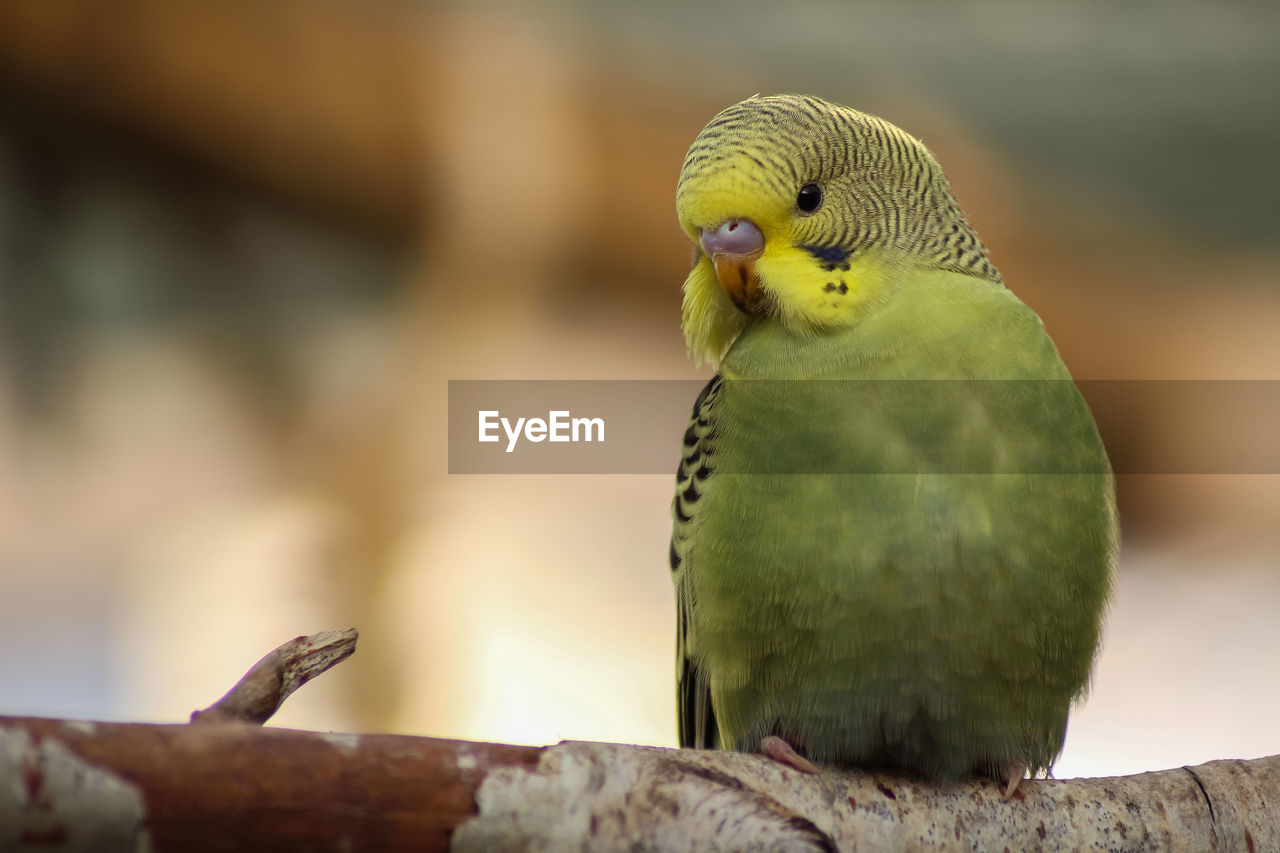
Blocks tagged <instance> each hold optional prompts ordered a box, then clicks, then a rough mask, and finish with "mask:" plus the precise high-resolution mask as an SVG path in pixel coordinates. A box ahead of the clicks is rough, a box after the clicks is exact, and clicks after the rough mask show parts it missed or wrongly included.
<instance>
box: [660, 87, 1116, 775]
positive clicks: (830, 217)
mask: <svg viewBox="0 0 1280 853" xmlns="http://www.w3.org/2000/svg"><path fill="white" fill-rule="evenodd" d="M676 196H677V212H678V215H679V220H680V224H681V226H682V228H683V229H684V231H685V232H686V233H687V234H688V236H689V238H690V239H691V240H692V241H693V243H694V245H695V247H696V249H697V259H696V261H695V264H694V267H693V271H692V272H691V273H690V275H689V277H688V280H687V281H686V282H685V289H684V308H683V326H684V333H685V337H686V339H687V342H688V346H689V349H690V351H691V353H692V354H693V355H694V356H695V357H696V358H702V357H705V358H708V359H709V360H711V361H712V362H713V363H715V364H717V365H718V373H717V375H716V376H715V378H713V379H712V380H711V382H710V383H709V384H708V385H707V386H706V388H705V389H704V390H703V392H702V394H701V395H700V396H699V398H698V400H697V402H696V403H695V405H694V409H693V417H692V422H691V423H690V425H689V428H688V431H687V432H686V433H685V436H684V442H683V459H682V461H681V463H680V467H679V473H678V476H677V485H676V497H675V501H674V507H673V514H674V516H675V524H674V533H673V536H672V543H671V569H672V573H673V578H674V582H675V588H676V599H677V611H678V626H677V677H678V690H677V696H678V698H677V701H678V708H679V740H680V744H681V745H682V746H692V747H717V748H723V749H734V750H745V751H764V752H766V753H768V754H771V755H774V756H775V757H777V758H779V759H780V760H783V761H786V762H788V763H791V764H793V765H794V766H796V767H799V768H801V769H805V770H814V771H815V772H816V770H815V768H814V767H813V765H814V764H816V765H819V766H826V767H859V768H867V769H875V770H885V771H890V772H898V773H905V774H908V775H913V776H917V777H923V778H925V779H929V780H933V781H938V782H947V781H953V780H958V779H963V778H969V777H974V776H980V777H990V778H995V779H998V780H1001V781H1004V782H1005V783H1006V784H1007V785H1008V786H1009V790H1012V787H1014V786H1016V785H1017V782H1018V780H1020V779H1022V778H1023V776H1024V772H1025V771H1031V772H1032V773H1033V774H1034V773H1037V772H1040V771H1045V772H1047V771H1048V770H1049V768H1050V767H1051V765H1052V764H1053V762H1054V760H1055V759H1056V757H1057V756H1058V753H1059V752H1060V751H1061V749H1062V744H1063V739H1064V738H1065V736H1066V729H1067V714H1068V711H1069V708H1070V706H1071V703H1072V702H1073V701H1074V700H1076V699H1078V698H1079V697H1080V696H1081V695H1082V694H1083V693H1084V691H1085V690H1086V687H1087V685H1088V681H1089V676H1090V670H1091V668H1092V665H1093V660H1094V657H1095V654H1096V652H1097V648H1098V642H1099V634H1100V626H1101V622H1102V616H1103V611H1104V608H1105V606H1106V601H1107V598H1108V594H1109V589H1110V586H1111V579H1112V574H1113V572H1114V564H1115V560H1116V553H1117V547H1118V546H1117V537H1118V533H1117V521H1116V511H1115V500H1114V487H1113V480H1112V475H1111V469H1110V466H1109V463H1108V461H1107V456H1106V452H1105V450H1104V449H1103V446H1102V442H1101V440H1100V438H1099V435H1098V431H1097V427H1096V426H1095V424H1094V420H1093V417H1092V416H1091V414H1090V412H1089V410H1088V408H1087V406H1086V405H1085V403H1084V401H1083V399H1082V398H1081V397H1080V394H1079V392H1078V390H1077V389H1076V387H1075V385H1074V384H1073V383H1072V382H1071V379H1070V376H1069V374H1068V373H1067V370H1066V368H1065V367H1064V366H1063V364H1062V361H1061V359H1060V358H1059V355H1058V352H1057V350H1056V348H1055V347H1054V345H1053V343H1052V341H1050V339H1049V337H1048V335H1047V334H1046V332H1045V330H1044V327H1043V325H1042V323H1041V321H1040V319H1039V317H1037V316H1036V314H1035V313H1034V312H1033V311H1032V310H1031V309H1030V308H1028V307H1027V306H1026V305H1024V304H1023V303H1022V302H1020V301H1019V300H1018V299H1017V297H1015V296H1014V295H1013V294H1012V293H1011V292H1010V291H1009V290H1008V289H1007V288H1006V287H1005V285H1004V283H1003V282H1002V280H1001V277H1000V275H999V273H998V272H997V271H996V268H995V267H994V266H993V265H992V263H991V261H990V260H989V259H988V256H987V251H986V248H985V247H984V246H983V244H982V241H981V240H979V239H978V235H977V234H976V233H975V232H974V230H973V228H972V226H971V225H970V224H969V222H968V220H967V219H966V217H965V215H964V213H963V212H962V211H961V209H960V207H959V206H958V204H957V203H956V200H955V198H954V197H953V196H952V194H951V191H950V189H949V186H948V183H947V180H946V178H945V177H944V176H943V173H942V170H941V167H940V166H939V165H938V163H937V162H936V161H935V160H934V158H933V156H932V155H931V154H930V153H929V151H928V150H927V149H926V148H925V146H924V145H923V144H922V143H921V142H920V141H918V140H917V139H915V138H914V137H912V136H910V135H908V134H907V133H905V132H903V131H902V130H900V129H898V128H897V127H895V126H893V125H892V124H889V123H888V122H886V121H883V120H882V119H879V118H876V117H874V116H871V115H867V114H865V113H861V112H858V111H856V110H853V109H849V108H846V107H842V106H838V105H835V104H832V103H828V102H826V101H823V100H820V99H818V98H813V97H804V96H791V95H782V96H775V97H753V98H750V99H748V100H746V101H743V102H742V103H739V104H737V105H735V106H732V107H729V108H728V109H726V110H725V111H724V112H722V113H720V114H719V115H718V116H716V117H715V118H714V119H713V120H712V121H711V123H710V124H708V125H707V126H706V128H704V129H703V131H702V132H701V133H700V134H699V135H698V137H697V139H696V140H695V141H694V143H693V146H692V148H690V149H689V153H688V155H687V157H686V158H685V161H684V167H683V169H682V171H681V173H680V181H679V185H678V188H677V193H676Z"/></svg>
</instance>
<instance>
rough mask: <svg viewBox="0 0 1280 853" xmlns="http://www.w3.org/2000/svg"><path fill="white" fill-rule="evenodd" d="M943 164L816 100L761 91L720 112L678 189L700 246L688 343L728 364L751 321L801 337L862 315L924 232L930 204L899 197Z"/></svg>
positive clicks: (688, 304) (685, 223) (685, 224)
mask: <svg viewBox="0 0 1280 853" xmlns="http://www.w3.org/2000/svg"><path fill="white" fill-rule="evenodd" d="M913 158H915V159H916V162H918V163H919V164H920V167H919V168H918V169H917V168H914V167H913V166H911V165H910V164H909V163H908V162H907V161H910V160H912V159H913ZM895 164H896V165H895ZM934 165H935V164H933V161H932V158H930V157H929V155H928V153H927V152H926V151H924V148H923V146H921V145H920V143H919V142H917V141H916V140H914V139H912V138H911V137H909V136H907V135H906V134H905V133H903V132H902V131H900V130H898V129H897V128H894V127H893V126H892V125H888V124H887V123H885V122H881V121H880V120H879V119H875V118H873V117H871V116H866V115H864V114H862V113H859V112H856V111H854V110H850V109H847V108H845V107H837V106H835V105H833V104H827V103H826V102H823V101H818V100H817V99H812V98H802V97H795V96H781V97H776V98H758V99H751V100H748V101H744V102H743V103H742V104H738V105H736V106H735V107H731V108H729V109H728V110H726V111H725V112H723V113H721V114H720V115H719V116H717V117H716V118H715V119H714V120H712V122H711V123H710V124H709V125H708V126H707V127H706V129H704V130H703V132H702V133H701V134H700V135H699V137H698V139H697V140H696V141H695V142H694V144H693V147H692V148H691V149H690V151H689V155H688V157H687V158H686V160H685V165H684V169H683V170H682V172H681V176H680V183H679V186H678V187H677V190H676V210H677V214H678V216H679V220H680V225H681V227H682V228H683V229H684V231H685V233H686V234H687V235H688V236H689V239H690V240H692V241H693V243H694V245H695V246H696V247H697V249H698V255H697V260H696V262H695V265H694V268H693V271H692V272H691V273H690V275H689V278H688V280H687V281H686V282H685V302H684V327H685V335H686V338H687V340H688V343H689V346H690V349H691V351H692V352H693V353H694V354H695V356H701V355H703V354H704V353H705V354H707V355H709V356H710V357H711V358H712V359H713V360H714V359H716V358H718V357H719V356H720V355H721V354H722V353H723V351H724V349H725V348H727V347H728V345H729V344H730V343H732V341H733V339H734V338H735V337H736V336H737V335H738V333H740V332H741V331H742V329H743V328H745V326H746V325H747V323H748V322H750V321H751V318H759V319H764V320H769V319H776V320H778V321H780V322H782V323H783V324H785V325H786V326H787V327H788V328H790V329H793V330H795V331H796V332H797V333H800V334H818V333H821V332H822V331H823V330H824V329H830V328H839V327H844V326H848V325H850V324H852V323H854V322H856V321H857V319H858V318H859V317H860V316H862V315H863V313H865V311H866V310H867V309H868V307H869V306H870V305H871V304H872V303H873V301H874V297H875V296H876V294H878V293H880V292H881V291H882V290H883V287H884V285H885V284H886V282H887V281H888V280H889V279H890V278H892V274H893V271H894V270H895V269H898V268H900V267H901V266H902V265H903V263H905V262H907V260H908V259H907V258H906V257H905V255H904V251H903V245H904V243H907V242H909V241H911V240H913V239H915V237H916V235H917V234H918V233H919V232H921V231H922V230H923V228H922V226H923V220H924V217H923V216H922V214H921V210H922V209H923V206H920V207H916V206H913V205H911V204H903V203H900V200H899V197H900V196H902V195H903V187H904V184H907V185H912V184H914V185H915V186H916V187H927V185H929V184H931V183H932V182H933V180H934V176H933V174H932V168H933V167H934ZM938 177H939V178H940V174H939V176H938ZM921 195H922V198H923V196H924V195H925V193H923V192H922V193H921ZM948 198H949V196H948ZM744 232H746V233H749V234H751V235H758V236H756V239H755V240H754V241H752V240H746V241H743V240H742V239H741V235H742V234H743V233H744ZM900 238H905V239H900Z"/></svg>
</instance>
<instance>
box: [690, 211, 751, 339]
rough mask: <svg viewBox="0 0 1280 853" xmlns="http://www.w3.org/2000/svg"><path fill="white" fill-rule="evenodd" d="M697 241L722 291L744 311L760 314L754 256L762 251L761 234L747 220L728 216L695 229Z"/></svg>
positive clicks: (745, 312)
mask: <svg viewBox="0 0 1280 853" xmlns="http://www.w3.org/2000/svg"><path fill="white" fill-rule="evenodd" d="M698 244H699V245H700V246H702V251H704V252H706V253H707V257H708V258H710V259H711V264H712V265H713V266H714V267H715V270H716V278H717V279H718V280H719V281H720V286H721V287H723V288H724V291H725V293H727V294H729V298H730V299H732V300H733V304H734V305H736V306H738V310H739V311H741V312H742V313H744V314H750V315H752V316H757V317H758V316H761V315H762V314H764V299H763V298H762V296H763V294H762V293H761V291H760V276H759V275H758V274H757V273H756V259H758V258H759V257H760V255H761V254H763V253H764V234H762V233H761V232H760V229H759V228H758V227H756V225H755V223H754V222H752V221H751V220H749V219H730V220H728V221H726V222H723V223H721V224H720V225H719V226H718V227H716V228H699V229H698Z"/></svg>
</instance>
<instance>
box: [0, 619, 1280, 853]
mask: <svg viewBox="0 0 1280 853" xmlns="http://www.w3.org/2000/svg"><path fill="white" fill-rule="evenodd" d="M355 642H356V632H355V631H354V630H347V631H328V632H324V633H321V634H313V635H311V636H310V637H298V638H296V639H294V640H291V641H290V642H288V643H285V644H284V645H282V646H280V647H279V648H278V649H276V650H275V651H273V652H271V653H270V654H268V655H267V656H266V657H264V658H263V659H262V660H261V661H259V662H258V663H257V664H256V665H255V666H254V667H253V668H252V669H251V670H249V672H248V674H246V675H245V677H244V678H242V679H241V680H240V682H239V683H238V684H237V685H236V686H235V687H233V688H232V689H231V690H230V691H229V692H228V693H227V695H226V696H224V697H223V698H222V699H221V700H219V701H218V702H217V703H215V704H214V705H213V706H211V707H210V708H208V709H206V710H204V711H198V712H196V713H194V714H193V715H192V722H199V723H202V725H197V726H180V725H170V726H157V725H144V724H129V723H90V722H73V721H66V720H47V719H37V718H21V717H0V850H3V851H9V850H18V851H34V850H41V851H48V850H51V849H53V850H56V849H62V850H92V851H104V853H111V851H139V853H141V851H166V850H180V851H191V853H201V851H215V850H218V851H221V850H245V851H255V850H311V849H325V850H332V849H342V850H378V851H384V850H386V851H397V850H414V851H418V850H444V849H448V848H451V849H454V850H462V851H490V850H526V849H553V850H554V849H562V848H579V849H592V850H596V849H604V850H615V849H616V850H621V849H627V850H633V849H642V850H664V851H665V850H694V851H696V850H708V849H726V850H766V849H768V850H774V849H786V850H826V851H834V850H854V849H858V848H866V847H872V848H875V849H893V850H960V849H964V850H972V849H983V850H986V849H991V850H998V849H1001V848H1004V849H1026V850H1036V849H1078V848H1086V847H1089V848H1092V847H1095V846H1097V847H1104V848H1107V849H1111V850H1150V849H1167V848H1179V849H1214V850H1237V849H1239V850H1249V851H1253V850H1280V756H1273V757H1270V758H1259V759H1256V760H1253V761H1213V762H1210V763H1208V764H1202V765H1200V766H1198V767H1183V768H1179V769H1176V770H1165V771H1162V772H1159V773H1144V774H1141V775H1138V776H1125V777H1116V778H1110V779H1072V780H1067V781H1029V782H1023V783H1022V785H1021V786H1020V787H1019V788H1018V791H1017V793H1015V794H1014V797H1013V799H1012V800H1005V799H1004V798H1003V797H1002V796H1001V793H1002V791H1001V788H1002V786H1000V785H997V784H995V783H990V782H968V783H965V784H961V785H955V786H951V787H948V788H939V787H937V786H933V785H927V784H924V783H921V782H913V781H910V780H905V779H899V778H895V777H890V776H881V775H876V774H869V773H858V772H848V773H830V772H829V773H823V774H821V775H818V776H812V775H807V774H802V773H797V772H795V771H794V770H791V769H790V768H787V767H784V766H783V765H781V764H779V763H778V762H775V761H772V760H770V759H767V758H764V757H762V756H758V755H745V754H742V753H728V752H712V751H704V750H696V751H695V750H673V749H659V748H654V747H639V746H622V745H618V744H607V743H570V742H566V743H562V744H559V745H558V746H553V747H545V748H540V747H531V746H508V745H503V744H490V743H469V742H464V741H451V740H436V739H433V738H417V737H405V736H401V735H337V734H321V733H318V732H301V731H289V730H283V729H261V728H257V727H256V726H251V725H244V723H246V722H251V723H261V722H263V721H264V720H266V719H267V718H268V717H270V716H271V714H272V713H274V712H275V710H276V709H277V708H278V707H279V706H280V703H281V702H283V701H284V699H285V698H286V697H288V696H289V694H290V693H292V692H293V691H294V690H296V689H297V688H298V687H300V686H301V685H303V684H305V683H306V682H307V681H308V680H309V679H310V678H313V677H314V676H316V675H318V674H320V673H321V672H324V671H325V670H327V669H329V668H330V667H332V666H333V665H334V664H336V663H338V662H340V661H342V660H343V659H345V658H346V657H347V656H349V655H350V654H351V653H352V652H353V651H354V650H355ZM219 723H222V725H219Z"/></svg>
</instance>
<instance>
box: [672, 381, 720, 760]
mask: <svg viewBox="0 0 1280 853" xmlns="http://www.w3.org/2000/svg"><path fill="white" fill-rule="evenodd" d="M720 383H721V379H720V377H719V376H716V377H713V378H712V380H711V381H710V382H708V383H707V385H706V387H704V388H703V389H702V393H701V394H699V395H698V400H697V402H696V403H694V404H693V414H692V416H691V417H690V419H689V428H688V429H687V430H685V434H684V444H683V446H682V448H681V459H680V467H679V468H678V469H677V471H676V496H675V500H674V501H673V502H672V515H673V517H674V519H675V521H674V525H673V527H672V532H671V575H672V578H673V580H674V582H675V588H676V706H677V714H678V719H679V727H680V728H679V735H680V745H681V746H685V747H695V748H698V749H714V748H716V747H717V746H719V741H720V737H719V729H718V728H717V727H716V715H715V711H714V709H713V708H712V707H711V683H710V682H709V681H708V679H707V676H706V673H704V672H703V671H702V669H701V667H700V666H699V665H698V663H697V662H696V661H695V660H694V659H693V658H692V657H691V656H690V631H691V630H692V623H693V619H692V617H693V610H694V608H695V607H696V602H695V600H694V596H693V585H692V583H691V582H690V579H691V572H693V571H694V565H695V563H696V561H697V555H696V553H695V548H694V547H693V544H694V543H693V538H692V533H693V520H694V515H695V514H696V513H697V502H698V500H699V499H700V498H701V497H702V493H703V489H704V486H705V484H706V481H707V479H708V478H709V477H710V476H711V474H712V466H711V464H710V457H711V450H710V445H711V442H713V441H714V440H715V427H714V425H713V422H712V420H711V409H712V406H713V404H714V402H715V398H716V395H717V394H718V392H719V388H720Z"/></svg>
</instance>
